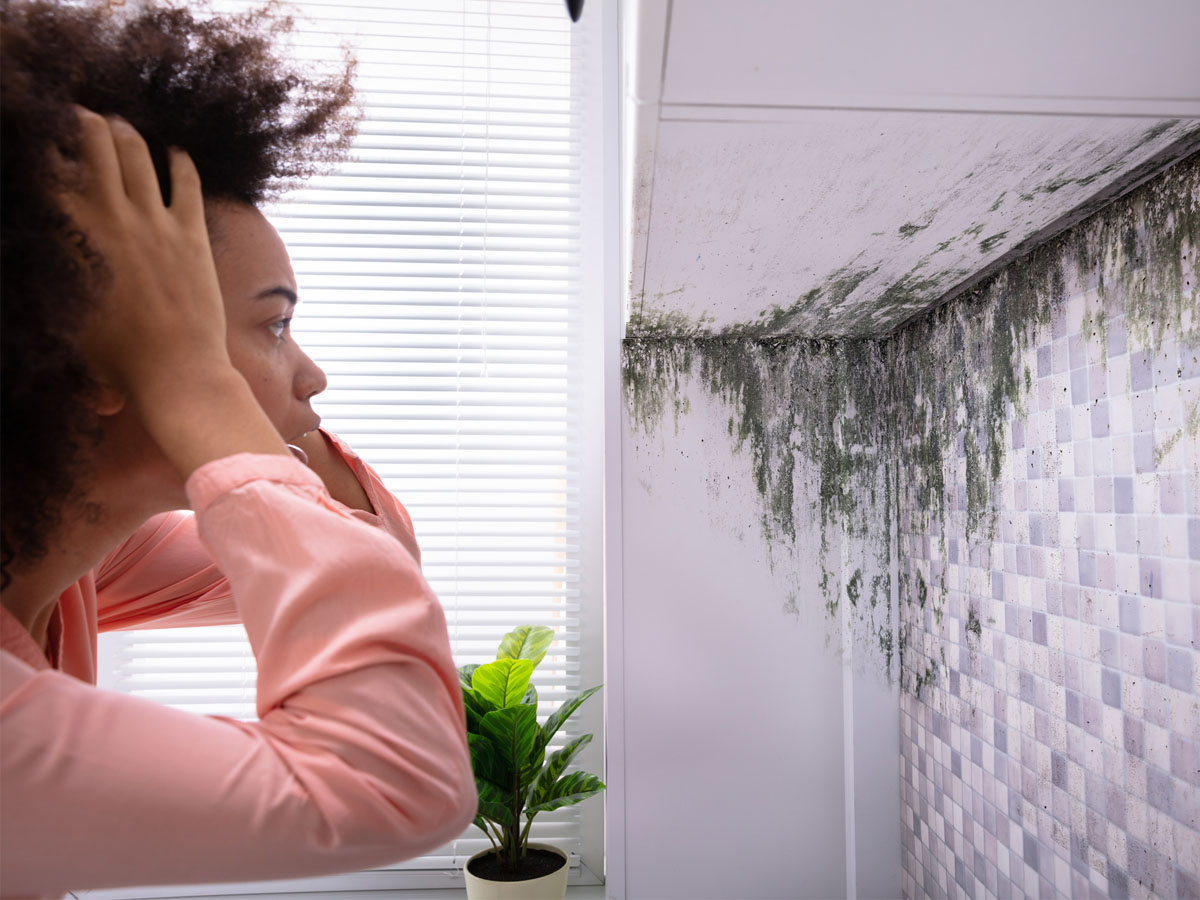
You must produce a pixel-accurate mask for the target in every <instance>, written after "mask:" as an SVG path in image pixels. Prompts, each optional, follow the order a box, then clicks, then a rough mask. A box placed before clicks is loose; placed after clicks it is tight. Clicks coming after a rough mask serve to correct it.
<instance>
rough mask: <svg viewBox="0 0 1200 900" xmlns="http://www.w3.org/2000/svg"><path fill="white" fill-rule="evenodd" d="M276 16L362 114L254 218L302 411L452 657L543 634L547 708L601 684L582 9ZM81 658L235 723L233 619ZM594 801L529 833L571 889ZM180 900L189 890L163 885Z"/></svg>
mask: <svg viewBox="0 0 1200 900" xmlns="http://www.w3.org/2000/svg"><path fill="white" fill-rule="evenodd" d="M247 5H250V4H247V3H243V2H240V0H221V2H218V3H217V4H215V6H216V9H217V10H218V11H226V10H236V9H238V8H244V7H245V6H247ZM293 5H294V6H295V7H296V8H297V9H299V10H300V13H301V16H302V17H304V18H301V19H299V20H298V23H297V28H298V31H299V33H300V34H301V37H300V38H298V39H297V52H301V53H305V54H311V55H312V57H313V59H314V60H321V59H329V58H331V57H333V58H337V56H336V54H337V48H338V46H339V45H340V44H342V43H346V44H348V45H349V46H351V47H352V49H353V50H354V53H355V55H356V57H357V59H358V69H357V74H356V86H357V89H358V100H359V103H360V104H361V106H362V109H363V113H364V115H363V120H362V123H361V125H360V128H359V134H358V138H357V140H356V143H355V146H354V149H353V151H352V159H351V160H350V161H349V162H347V163H345V164H344V165H342V166H341V167H339V169H338V170H337V171H336V172H335V173H333V174H331V175H329V176H327V177H323V178H320V179H317V180H314V181H313V182H312V183H311V184H309V185H308V186H306V187H305V188H304V189H302V190H300V191H297V192H295V193H293V194H291V195H289V196H287V197H285V198H284V199H283V200H282V201H281V202H279V203H277V204H275V205H273V206H271V207H270V208H269V209H267V210H266V211H267V213H268V216H269V217H270V218H271V220H272V221H273V222H274V224H275V225H276V227H277V228H278V229H279V231H280V233H281V235H282V236H283V239H284V241H285V242H286V243H287V245H288V249H289V251H290V253H291V255H292V262H293V265H294V267H295V269H296V275H297V278H298V281H299V283H300V293H301V304H300V306H299V308H298V312H297V316H296V320H295V322H294V324H293V332H294V334H295V335H296V339H297V340H298V341H299V342H300V344H301V345H302V346H303V347H304V348H305V349H306V350H307V351H308V352H309V353H310V355H311V356H312V357H313V358H314V359H315V360H316V361H317V363H318V364H319V365H321V366H322V367H323V368H324V369H325V371H326V372H327V374H328V376H329V388H328V390H327V391H326V392H325V394H323V395H322V396H321V397H319V398H318V401H317V402H316V403H315V404H314V405H316V406H317V408H318V411H319V412H320V414H321V415H322V417H323V419H324V423H325V426H326V427H328V428H329V429H331V430H333V431H335V432H337V433H339V434H340V435H341V436H342V437H344V438H345V439H346V440H347V441H348V442H349V443H350V445H351V446H352V447H354V448H355V450H356V451H357V452H359V453H360V455H362V456H363V458H364V459H366V460H367V461H368V462H369V463H370V464H371V465H372V466H374V467H375V468H376V470H378V471H379V472H380V474H381V475H382V476H383V477H384V479H385V481H386V482H387V483H388V486H389V488H391V489H392V490H393V492H394V493H396V495H397V496H398V497H399V498H400V500H401V502H403V503H404V504H405V506H406V507H407V508H408V510H409V512H410V513H411V515H412V518H413V520H414V522H415V525H416V530H417V536H418V539H419V541H420V543H421V547H422V554H423V565H424V570H425V574H426V577H427V578H428V579H429V581H430V583H431V584H432V586H433V588H434V590H435V591H436V592H437V594H438V596H439V598H440V599H441V601H442V603H443V605H444V606H445V609H446V613H447V619H448V622H449V627H450V635H451V640H452V642H453V647H454V653H455V659H456V661H457V662H458V663H459V664H460V665H461V664H464V663H469V662H484V661H486V660H487V659H489V658H491V656H492V654H493V653H494V651H495V647H496V645H497V644H498V643H499V640H500V637H501V636H502V635H503V634H504V633H505V632H506V631H508V630H509V629H511V628H512V627H513V626H515V625H518V624H522V623H525V622H533V623H541V624H546V625H551V626H553V627H554V628H555V629H556V631H557V642H556V644H555V646H554V648H553V649H552V650H551V653H550V654H549V655H548V656H547V659H546V661H545V662H543V664H542V666H541V667H540V669H539V673H538V678H537V679H536V681H535V683H536V684H537V685H538V689H539V693H540V696H541V698H542V704H543V708H542V710H541V712H542V713H543V714H547V713H548V712H549V711H550V710H551V709H552V708H553V707H555V706H557V704H558V703H559V702H560V701H561V699H562V698H564V697H566V696H568V695H570V694H573V693H575V692H577V691H579V690H580V689H582V688H586V687H588V686H590V685H592V684H598V683H599V682H600V681H601V680H602V677H603V676H602V660H601V650H602V648H601V636H602V621H601V616H602V611H601V601H602V584H601V571H602V562H601V552H600V547H601V541H602V532H601V527H602V519H601V508H600V501H601V481H602V477H601V476H602V472H601V466H602V451H601V435H602V421H601V416H602V410H603V402H602V397H601V393H602V392H601V366H602V347H601V346H600V340H601V338H600V336H601V335H602V334H603V331H604V316H603V305H604V303H605V299H604V297H603V296H602V292H603V283H604V280H603V279H601V278H599V277H597V273H598V271H599V270H600V268H601V265H602V263H601V257H600V254H601V253H603V252H605V251H604V249H603V248H604V242H603V239H602V234H603V230H604V222H603V215H604V212H603V210H604V207H605V206H606V205H607V206H608V207H609V208H610V209H611V208H612V207H613V206H614V204H611V203H609V204H606V203H605V202H604V199H605V196H606V195H605V189H604V184H605V183H606V179H605V175H604V172H605V167H606V166H612V165H615V162H613V160H614V159H615V153H616V140H615V135H614V136H610V137H611V139H610V140H607V141H606V140H604V139H602V138H601V136H600V134H599V130H600V129H599V123H600V122H601V120H602V114H601V106H600V104H601V102H602V100H603V97H604V95H605V93H606V92H605V90H604V89H603V84H602V77H601V73H602V71H604V70H605V68H606V67H605V66H604V65H603V60H602V59H601V55H602V51H601V29H602V28H603V27H607V26H606V25H605V24H604V23H603V21H602V20H601V16H602V15H603V14H604V13H605V10H604V9H603V8H602V6H603V5H602V4H601V3H598V2H596V3H593V4H590V5H589V7H588V9H587V10H585V14H584V16H583V18H582V19H581V21H580V22H579V23H577V24H575V25H572V23H571V22H570V19H569V18H568V17H567V14H566V10H565V8H564V5H563V3H562V2H561V0H492V2H489V0H375V2H370V0H360V2H334V0H326V2H298V3H295V4H293ZM608 14H609V15H611V14H612V10H609V12H608ZM608 145H611V147H610V146H608ZM609 182H610V183H611V182H612V179H609ZM615 224H616V223H613V225H612V227H613V228H615ZM101 667H102V672H101V685H102V686H104V687H108V688H112V689H117V690H124V691H129V692H133V693H137V694H140V695H142V696H146V697H149V698H153V699H157V700H159V701H161V702H165V703H170V704H172V705H176V706H180V707H182V708H185V709H189V710H192V711H195V712H198V713H216V714H221V715H232V716H236V717H242V718H253V716H254V661H253V657H252V656H251V654H250V651H249V647H248V645H247V644H246V642H245V640H244V637H243V635H242V632H241V629H240V627H226V628H204V629H193V628H187V629H176V630H154V631H140V632H117V633H110V634H106V635H103V636H102V637H101ZM601 696H603V695H601ZM602 713H603V706H602V704H601V702H600V701H597V700H592V701H589V702H588V703H587V704H585V705H584V706H583V708H582V709H581V711H580V713H578V714H577V715H576V717H575V718H576V720H577V721H574V722H573V733H574V734H579V733H583V732H585V731H590V732H594V733H596V734H597V736H599V735H600V734H601V733H602V731H603V718H602ZM565 737H569V735H560V739H562V738H565ZM599 743H600V742H599V741H597V742H595V743H594V744H593V746H592V748H590V749H591V750H592V751H593V752H592V755H591V757H590V758H588V759H585V760H583V761H582V765H583V767H584V768H586V769H588V770H589V771H595V772H599V771H601V770H602V767H603V760H602V752H601V749H600V747H599V746H598V744H599ZM602 810H603V804H602V803H601V802H599V801H595V800H594V801H591V802H590V803H585V804H582V805H581V806H578V807H574V808H567V809H563V810H559V811H556V812H555V813H549V814H543V815H541V816H539V817H538V818H537V820H536V822H535V827H534V837H535V838H536V839H545V840H550V841H552V842H554V843H555V844H557V845H558V846H560V847H563V848H564V849H567V850H569V851H571V852H573V853H574V854H577V855H578V858H579V859H578V860H577V862H578V861H581V862H582V865H579V866H577V867H576V869H575V870H574V871H573V874H572V879H573V881H575V882H576V883H580V882H583V883H586V882H587V881H589V880H592V881H594V880H595V876H596V875H599V874H600V873H601V872H602V871H603V838H602V832H603V822H602ZM485 846H487V840H486V838H484V837H483V836H482V835H481V834H480V833H479V832H478V830H477V829H474V828H473V827H472V828H471V829H469V831H468V833H467V834H465V835H464V836H463V837H462V838H461V839H459V840H458V841H455V842H452V843H451V844H449V845H447V846H445V847H443V848H441V849H440V850H438V851H435V852H434V853H433V854H431V855H429V856H427V857H424V858H422V859H419V860H412V861H409V862H406V863H401V864H399V865H398V866H397V867H395V868H393V869H388V870H379V871H373V872H364V873H356V874H355V875H352V876H338V877H330V878H321V879H307V880H304V881H292V882H279V883H272V884H271V885H254V886H253V887H251V886H249V885H241V886H224V887H223V888H222V890H223V891H227V892H230V891H231V892H239V893H244V892H247V891H249V890H251V889H253V890H258V891H271V890H276V891H278V890H292V891H299V890H310V891H311V890H332V889H338V890H353V889H355V888H356V887H357V888H362V889H385V888H398V887H413V888H429V887H451V886H453V885H454V884H455V883H456V881H455V880H453V879H454V878H455V877H459V878H460V877H461V876H456V874H455V873H457V872H458V870H460V869H461V866H462V864H463V862H464V861H465V859H466V858H467V857H468V856H469V855H471V854H472V853H474V852H476V851H477V850H479V849H483V847H485ZM459 883H460V882H459ZM189 892H190V893H212V892H214V891H213V889H212V888H205V889H202V890H199V891H195V890H193V891H189V890H188V889H171V893H172V894H177V895H183V894H186V893H189ZM163 893H164V892H163V891H161V890H160V891H158V892H154V891H147V892H143V893H139V892H130V891H120V892H99V891H97V892H92V894H91V896H94V897H99V896H107V895H111V896H118V895H119V896H122V897H131V896H151V895H153V896H162V895H163Z"/></svg>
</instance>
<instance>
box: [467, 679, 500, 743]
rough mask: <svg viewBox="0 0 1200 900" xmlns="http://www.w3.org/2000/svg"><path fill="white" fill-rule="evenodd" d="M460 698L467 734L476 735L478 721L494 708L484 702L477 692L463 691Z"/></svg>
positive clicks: (478, 726)
mask: <svg viewBox="0 0 1200 900" xmlns="http://www.w3.org/2000/svg"><path fill="white" fill-rule="evenodd" d="M462 697H463V708H464V709H465V710H466V712H467V733H468V734H478V733H479V728H480V725H479V722H480V720H481V719H483V717H484V716H486V715H487V714H488V713H490V712H492V710H494V709H495V708H496V707H494V706H492V704H490V703H488V702H487V701H486V700H484V699H483V697H481V696H480V695H479V692H478V691H473V690H467V689H464V690H463V692H462Z"/></svg>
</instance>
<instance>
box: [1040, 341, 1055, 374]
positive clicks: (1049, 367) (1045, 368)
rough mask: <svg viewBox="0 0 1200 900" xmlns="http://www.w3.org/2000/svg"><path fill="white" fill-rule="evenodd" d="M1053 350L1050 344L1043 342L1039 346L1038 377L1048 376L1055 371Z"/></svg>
mask: <svg viewBox="0 0 1200 900" xmlns="http://www.w3.org/2000/svg"><path fill="white" fill-rule="evenodd" d="M1051 350H1052V348H1051V346H1050V345H1049V344H1043V345H1042V346H1041V347H1038V351H1037V377H1038V378H1046V377H1047V376H1049V375H1051V374H1052V372H1053V364H1052V360H1051V355H1050V354H1051Z"/></svg>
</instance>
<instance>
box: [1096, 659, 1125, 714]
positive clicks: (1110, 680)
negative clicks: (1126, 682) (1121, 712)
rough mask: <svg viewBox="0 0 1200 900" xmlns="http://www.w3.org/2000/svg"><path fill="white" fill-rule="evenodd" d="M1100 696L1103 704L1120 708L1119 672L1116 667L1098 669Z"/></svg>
mask: <svg viewBox="0 0 1200 900" xmlns="http://www.w3.org/2000/svg"><path fill="white" fill-rule="evenodd" d="M1100 696H1101V698H1102V699H1103V700H1104V703H1105V705H1107V706H1113V707H1116V708H1117V709H1120V708H1121V673H1120V672H1118V671H1117V670H1116V669H1101V670H1100Z"/></svg>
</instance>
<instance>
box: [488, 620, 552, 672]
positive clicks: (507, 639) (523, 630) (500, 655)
mask: <svg viewBox="0 0 1200 900" xmlns="http://www.w3.org/2000/svg"><path fill="white" fill-rule="evenodd" d="M552 643H554V629H553V628H547V627H546V626H545V625H522V626H520V627H519V628H514V629H513V630H512V631H510V632H509V633H508V634H506V635H505V636H504V639H503V640H502V641H500V649H499V650H497V651H496V659H527V660H529V661H530V662H532V663H533V665H534V666H535V667H536V666H537V664H538V663H540V662H541V661H542V657H543V656H545V655H546V651H547V650H548V649H549V648H550V645H551V644H552Z"/></svg>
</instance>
